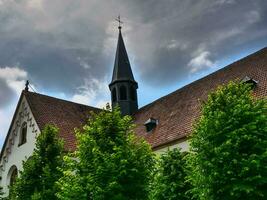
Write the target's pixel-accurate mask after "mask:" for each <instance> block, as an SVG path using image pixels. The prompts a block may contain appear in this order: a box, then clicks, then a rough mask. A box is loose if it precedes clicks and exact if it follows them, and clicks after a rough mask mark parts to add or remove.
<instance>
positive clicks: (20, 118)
mask: <svg viewBox="0 0 267 200" xmlns="http://www.w3.org/2000/svg"><path fill="white" fill-rule="evenodd" d="M14 117H15V120H14V121H13V122H14V123H13V124H11V129H10V131H11V132H10V133H9V138H8V142H7V143H6V146H5V149H3V156H2V158H1V160H0V176H1V177H2V178H1V181H0V185H1V186H2V187H3V192H4V193H5V194H7V192H8V185H9V182H10V175H11V174H10V169H11V168H12V167H13V166H14V165H15V166H16V167H17V169H18V171H20V170H22V161H23V160H26V159H27V158H29V157H30V156H31V154H32V152H33V149H34V147H35V142H36V137H37V135H38V134H39V133H40V130H39V128H38V126H37V124H36V121H35V119H34V117H33V115H32V112H31V110H30V107H29V105H28V103H27V100H26V99H25V97H22V100H21V102H20V105H18V110H17V112H16V116H14ZM23 122H26V123H27V141H26V143H24V144H22V145H20V146H19V141H20V133H21V125H22V124H23Z"/></svg>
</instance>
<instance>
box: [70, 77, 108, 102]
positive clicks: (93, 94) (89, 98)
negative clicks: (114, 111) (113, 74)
mask: <svg viewBox="0 0 267 200" xmlns="http://www.w3.org/2000/svg"><path fill="white" fill-rule="evenodd" d="M107 86H108V83H107V79H106V78H105V79H103V80H98V79H95V78H91V79H85V80H84V84H83V85H81V86H80V87H79V88H77V92H76V93H75V94H74V95H73V96H72V98H71V101H74V102H76V103H81V104H86V105H93V106H97V107H99V106H100V107H101V106H103V105H105V104H106V103H107V102H108V100H107V99H108V96H107V95H108V94H109V90H108V87H107Z"/></svg>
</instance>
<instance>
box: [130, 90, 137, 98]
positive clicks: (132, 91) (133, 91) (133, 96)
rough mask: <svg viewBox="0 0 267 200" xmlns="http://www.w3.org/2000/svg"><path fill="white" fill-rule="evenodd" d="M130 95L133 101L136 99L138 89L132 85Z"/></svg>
mask: <svg viewBox="0 0 267 200" xmlns="http://www.w3.org/2000/svg"><path fill="white" fill-rule="evenodd" d="M130 96H131V100H133V101H135V100H136V90H135V89H134V87H131V89H130Z"/></svg>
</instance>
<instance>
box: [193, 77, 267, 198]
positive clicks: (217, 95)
mask: <svg viewBox="0 0 267 200" xmlns="http://www.w3.org/2000/svg"><path fill="white" fill-rule="evenodd" d="M266 147H267V104H266V100H255V99H254V98H253V96H252V92H251V90H250V86H249V85H247V84H241V83H239V84H238V83H233V82H231V83H229V84H228V85H226V86H222V87H219V88H218V90H217V91H215V92H212V93H211V94H210V95H209V96H208V99H207V101H206V103H205V104H204V105H203V109H202V116H201V117H200V120H199V122H198V123H197V124H196V126H195V129H194V131H193V134H192V139H191V151H192V154H191V156H190V159H189V161H188V163H189V166H191V172H192V173H191V174H190V175H189V180H190V181H191V182H192V183H193V185H194V189H192V192H193V193H194V194H195V196H196V197H197V198H198V199H201V200H211V199H212V200H225V199H227V200H232V199H233V200H234V199H235V200H236V199H242V200H246V199H258V200H260V199H267V189H266V188H267V148H266Z"/></svg>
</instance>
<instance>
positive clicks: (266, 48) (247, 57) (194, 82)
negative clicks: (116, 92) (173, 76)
mask: <svg viewBox="0 0 267 200" xmlns="http://www.w3.org/2000/svg"><path fill="white" fill-rule="evenodd" d="M265 51H267V46H266V47H264V48H261V49H260V50H258V51H255V52H254V53H252V54H249V55H247V56H245V57H243V58H241V59H239V60H236V61H234V62H232V63H230V64H228V65H226V66H224V67H222V68H220V69H218V70H216V71H214V72H212V73H210V74H208V75H206V76H203V77H201V78H199V79H197V80H195V81H193V82H191V83H188V84H186V85H184V86H182V87H181V88H178V89H177V90H174V91H172V92H171V93H169V94H166V95H164V96H162V97H159V98H158V99H156V100H154V101H152V102H150V103H148V104H146V105H144V106H143V107H141V108H139V109H138V111H137V112H136V113H138V112H139V111H141V110H143V109H146V108H147V107H150V106H152V105H153V104H155V103H156V102H159V101H162V100H163V99H165V98H167V97H169V96H171V95H173V94H174V93H177V92H179V91H182V90H184V89H186V88H187V87H190V86H192V85H194V84H196V83H197V82H199V81H202V80H204V79H206V78H208V77H210V76H213V75H214V74H216V73H218V72H220V71H223V70H225V69H228V68H231V67H233V66H234V65H235V64H236V63H239V62H241V61H244V60H246V59H249V58H250V57H253V56H255V55H258V54H260V53H263V52H265Z"/></svg>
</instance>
